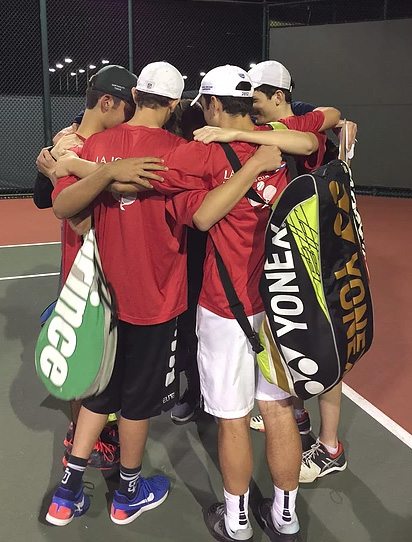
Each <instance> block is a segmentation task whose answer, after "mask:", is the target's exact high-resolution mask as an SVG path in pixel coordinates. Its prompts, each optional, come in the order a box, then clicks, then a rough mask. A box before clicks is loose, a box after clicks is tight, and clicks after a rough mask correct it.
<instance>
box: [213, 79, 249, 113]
mask: <svg viewBox="0 0 412 542" xmlns="http://www.w3.org/2000/svg"><path fill="white" fill-rule="evenodd" d="M251 88H252V87H251V85H250V83H248V82H247V81H242V82H241V83H239V84H238V85H237V87H236V90H251ZM202 96H203V98H204V100H205V104H206V107H207V108H208V109H209V107H210V102H211V101H212V95H210V94H202ZM216 98H217V99H218V100H220V101H221V102H222V106H223V111H225V113H228V114H229V115H241V116H242V117H246V115H251V114H252V113H253V98H241V97H237V96H216Z"/></svg>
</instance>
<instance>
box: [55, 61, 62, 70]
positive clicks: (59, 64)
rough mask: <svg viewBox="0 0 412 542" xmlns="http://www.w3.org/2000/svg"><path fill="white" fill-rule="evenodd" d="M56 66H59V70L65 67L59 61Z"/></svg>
mask: <svg viewBox="0 0 412 542" xmlns="http://www.w3.org/2000/svg"><path fill="white" fill-rule="evenodd" d="M56 68H59V70H61V69H62V68H63V64H62V63H61V62H58V63H57V64H56Z"/></svg>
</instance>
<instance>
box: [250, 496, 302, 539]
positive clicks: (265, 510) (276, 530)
mask: <svg viewBox="0 0 412 542" xmlns="http://www.w3.org/2000/svg"><path fill="white" fill-rule="evenodd" d="M272 502H273V501H272V499H263V501H262V502H261V504H260V506H259V515H260V518H261V520H262V522H263V524H264V525H265V532H266V534H267V535H268V536H269V538H270V539H271V540H272V539H275V540H279V542H280V541H281V540H282V541H283V542H299V541H300V540H301V538H300V536H299V532H300V525H299V520H298V517H297V515H296V514H293V517H292V521H290V522H289V523H286V524H285V525H278V524H277V523H275V522H274V521H273V519H272V512H271V510H272ZM273 534H275V535H276V538H272V537H273ZM271 535H272V537H271Z"/></svg>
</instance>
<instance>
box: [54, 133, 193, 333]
mask: <svg viewBox="0 0 412 542" xmlns="http://www.w3.org/2000/svg"><path fill="white" fill-rule="evenodd" d="M182 143H185V141H184V140H183V139H181V138H179V137H176V136H174V135H172V134H170V133H169V132H166V131H165V130H162V129H160V128H147V127H143V126H130V125H129V124H122V125H120V126H117V127H115V128H111V129H109V130H106V131H104V132H101V133H98V134H95V135H94V136H91V137H90V138H89V139H88V140H87V142H86V143H85V144H84V146H83V151H82V158H84V159H86V160H91V161H94V162H99V163H106V162H110V161H114V160H120V159H122V158H132V157H138V156H163V155H165V154H167V153H168V152H170V151H172V150H173V149H176V148H177V147H179V146H180V145H182ZM74 182H76V178H75V177H66V178H63V179H60V180H59V182H58V185H57V187H56V189H55V193H56V195H57V193H59V192H61V191H62V190H63V189H64V188H65V187H67V186H69V185H71V184H73V183H74ZM94 222H95V230H96V238H97V242H98V246H99V253H100V257H101V261H102V267H103V271H104V273H105V276H106V279H107V281H108V282H109V283H110V285H111V287H112V288H113V291H114V293H115V297H116V303H117V309H118V316H119V319H120V320H123V321H125V322H129V323H131V324H135V325H152V324H158V323H162V322H166V321H168V320H171V319H172V318H174V317H176V316H177V315H179V314H181V313H182V312H184V311H185V310H186V308H187V274H186V239H185V233H186V232H185V227H184V226H183V225H177V224H176V223H175V221H173V220H172V219H171V217H170V215H169V214H168V213H167V212H166V207H165V196H163V195H161V194H159V193H155V194H153V192H147V193H142V194H139V195H137V196H136V197H133V198H131V197H121V198H115V197H114V195H113V194H111V193H110V192H103V193H102V194H101V195H100V196H99V197H98V198H97V199H96V200H95V203H94Z"/></svg>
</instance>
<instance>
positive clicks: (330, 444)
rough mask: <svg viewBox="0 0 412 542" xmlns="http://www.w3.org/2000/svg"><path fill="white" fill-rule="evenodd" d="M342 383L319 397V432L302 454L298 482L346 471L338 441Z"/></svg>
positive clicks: (344, 460)
mask: <svg viewBox="0 0 412 542" xmlns="http://www.w3.org/2000/svg"><path fill="white" fill-rule="evenodd" d="M341 400H342V382H340V383H339V384H338V385H337V386H335V387H334V388H332V389H331V390H330V391H328V392H326V393H324V394H323V395H320V396H319V411H320V419H321V423H320V432H319V438H318V440H317V441H316V442H315V444H313V445H312V447H311V449H310V450H308V451H307V452H304V454H303V459H302V467H301V472H300V481H301V482H303V483H306V482H307V483H309V482H313V481H314V480H316V478H321V477H322V476H326V475H327V474H330V473H332V472H339V471H343V470H345V469H346V466H347V462H346V457H345V450H344V449H343V445H342V443H341V442H339V439H338V427H339V420H340V408H341Z"/></svg>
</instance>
